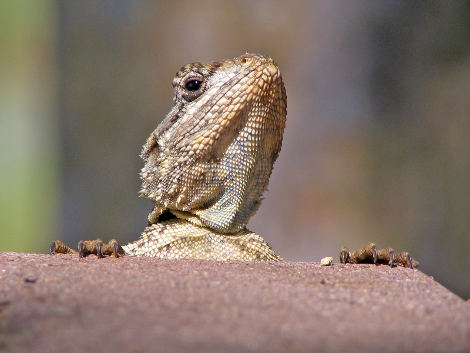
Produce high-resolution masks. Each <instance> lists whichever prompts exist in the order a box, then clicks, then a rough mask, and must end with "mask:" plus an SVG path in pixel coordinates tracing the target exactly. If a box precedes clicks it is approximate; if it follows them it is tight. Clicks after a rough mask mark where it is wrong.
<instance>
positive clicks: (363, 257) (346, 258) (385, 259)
mask: <svg viewBox="0 0 470 353" xmlns="http://www.w3.org/2000/svg"><path fill="white" fill-rule="evenodd" d="M340 261H341V263H351V264H388V265H389V266H390V267H395V266H397V265H398V266H403V267H409V268H416V267H417V266H418V265H419V262H418V261H416V260H413V258H412V257H411V256H410V254H409V253H408V252H406V251H403V252H400V253H396V252H395V250H393V249H392V248H385V249H377V246H376V245H375V244H374V243H369V244H367V245H366V246H365V247H364V248H362V249H359V250H356V251H354V252H352V253H351V252H350V251H349V249H348V248H346V247H344V246H343V248H342V249H341V252H340Z"/></svg>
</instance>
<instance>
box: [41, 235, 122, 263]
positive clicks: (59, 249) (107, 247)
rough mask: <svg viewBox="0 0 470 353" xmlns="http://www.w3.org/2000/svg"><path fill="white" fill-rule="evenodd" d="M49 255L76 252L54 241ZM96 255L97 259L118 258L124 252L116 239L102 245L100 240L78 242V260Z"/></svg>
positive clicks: (58, 241) (60, 242)
mask: <svg viewBox="0 0 470 353" xmlns="http://www.w3.org/2000/svg"><path fill="white" fill-rule="evenodd" d="M49 253H50V254H51V255H53V254H75V253H77V251H76V250H74V249H72V248H70V247H68V246H67V245H65V244H64V243H63V242H62V241H60V240H56V241H54V242H52V244H51V246H50V247H49ZM92 254H94V255H96V256H98V257H99V258H102V257H105V256H114V257H120V256H122V255H124V250H123V249H122V247H121V245H120V244H119V242H118V241H117V240H116V239H112V240H111V241H109V242H108V243H103V241H102V240H101V239H96V240H81V241H79V242H78V255H79V257H80V258H84V257H87V256H88V255H92Z"/></svg>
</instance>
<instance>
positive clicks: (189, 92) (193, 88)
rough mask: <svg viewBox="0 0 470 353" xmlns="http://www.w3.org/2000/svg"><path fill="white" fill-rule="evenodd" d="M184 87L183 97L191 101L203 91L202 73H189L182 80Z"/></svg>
mask: <svg viewBox="0 0 470 353" xmlns="http://www.w3.org/2000/svg"><path fill="white" fill-rule="evenodd" d="M182 83H183V84H182V86H183V89H184V92H183V98H184V99H185V100H186V101H188V102H191V101H193V100H195V99H196V98H197V97H199V96H200V95H201V94H202V93H204V77H203V76H202V75H197V76H196V75H191V76H190V77H187V78H186V80H184V81H183V82H182Z"/></svg>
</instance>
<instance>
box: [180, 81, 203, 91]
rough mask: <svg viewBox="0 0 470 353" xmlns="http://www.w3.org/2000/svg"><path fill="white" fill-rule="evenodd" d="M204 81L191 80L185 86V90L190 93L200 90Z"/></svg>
mask: <svg viewBox="0 0 470 353" xmlns="http://www.w3.org/2000/svg"><path fill="white" fill-rule="evenodd" d="M201 85H202V81H201V80H189V81H188V82H186V84H185V85H184V88H186V90H188V91H190V92H194V91H197V90H198V89H199V88H201Z"/></svg>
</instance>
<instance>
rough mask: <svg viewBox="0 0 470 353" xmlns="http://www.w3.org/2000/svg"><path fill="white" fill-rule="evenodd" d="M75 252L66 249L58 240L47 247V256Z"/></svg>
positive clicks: (74, 251) (68, 248)
mask: <svg viewBox="0 0 470 353" xmlns="http://www.w3.org/2000/svg"><path fill="white" fill-rule="evenodd" d="M76 252H77V251H76V250H74V249H72V248H70V247H68V246H67V245H65V244H64V243H63V242H62V241H60V240H54V241H53V242H52V244H51V246H49V254H51V255H54V254H74V253H76Z"/></svg>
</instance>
